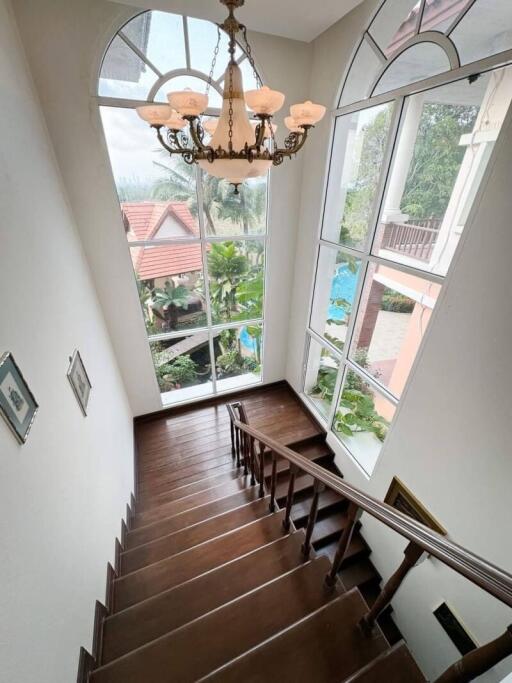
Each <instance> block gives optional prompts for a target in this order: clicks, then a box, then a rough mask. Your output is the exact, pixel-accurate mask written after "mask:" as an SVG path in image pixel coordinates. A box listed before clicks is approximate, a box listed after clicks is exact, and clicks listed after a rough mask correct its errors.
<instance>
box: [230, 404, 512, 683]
mask: <svg viewBox="0 0 512 683" xmlns="http://www.w3.org/2000/svg"><path fill="white" fill-rule="evenodd" d="M227 409H228V412H229V416H230V426H231V444H232V456H233V459H234V460H235V461H236V464H237V466H238V467H243V471H244V474H245V475H250V478H251V479H250V481H251V484H253V485H255V484H256V483H258V484H259V494H260V496H261V497H263V496H264V495H265V453H266V452H268V451H270V454H271V460H272V472H271V476H270V510H271V511H272V512H273V511H274V510H275V509H276V482H277V459H278V458H279V457H281V458H284V459H285V460H287V461H288V462H289V463H290V468H289V485H288V493H287V497H286V511H285V517H284V521H283V525H284V528H285V530H287V531H288V530H289V529H290V526H291V511H292V506H293V498H294V487H295V479H296V476H297V474H298V473H299V472H304V473H306V474H309V475H310V476H311V477H312V478H313V482H314V488H313V500H312V502H311V509H310V512H309V517H308V522H307V526H306V536H305V540H304V544H303V546H302V552H303V554H304V556H305V557H306V558H307V557H308V556H309V554H310V551H311V538H312V535H313V530H314V528H315V523H316V518H317V512H318V501H319V495H320V493H321V492H322V491H323V490H325V488H328V489H331V490H332V491H335V492H336V493H338V494H339V495H341V496H343V497H344V498H346V499H347V500H348V501H349V507H348V514H347V516H348V523H347V525H346V527H345V528H344V529H343V532H342V535H341V538H340V541H339V544H338V549H337V552H336V555H335V557H334V560H333V563H332V568H331V571H330V572H329V574H328V575H327V576H326V577H325V585H326V589H332V587H333V586H334V584H335V582H336V576H337V573H338V570H339V568H340V567H341V564H342V562H343V559H344V557H345V554H346V551H347V549H348V547H349V544H350V540H351V538H352V534H353V532H354V529H355V527H356V524H357V521H358V519H359V517H360V516H361V514H362V513H363V512H367V513H368V514H369V515H371V516H372V517H375V519H378V520H379V521H381V522H382V523H383V524H385V525H386V526H388V527H390V528H391V529H393V530H394V531H396V532H397V533H398V534H400V535H401V536H403V537H404V538H407V539H408V540H409V543H408V545H407V547H406V549H405V551H404V559H403V561H402V563H401V564H400V566H399V567H398V569H397V570H396V571H395V573H394V574H393V575H392V576H391V578H390V579H389V580H388V581H387V583H386V584H385V586H384V587H383V589H382V591H381V593H380V595H379V596H378V598H377V600H376V601H375V603H374V605H373V607H372V608H371V609H370V610H369V611H368V612H367V614H366V615H365V616H364V617H363V619H362V620H361V622H360V627H361V629H362V631H363V632H364V633H365V634H367V635H369V634H371V632H372V630H373V628H374V626H375V622H376V619H377V618H378V616H379V615H380V614H381V613H382V611H383V610H384V609H385V608H386V607H387V606H388V605H389V603H390V601H391V600H392V598H393V596H394V595H395V593H396V592H397V590H398V589H399V588H400V585H401V584H402V582H403V580H404V579H405V577H406V576H407V574H408V573H409V571H410V570H411V569H412V568H413V567H414V566H415V565H416V564H417V563H418V561H419V559H420V558H421V557H422V556H423V555H424V554H425V553H426V554H428V555H432V556H434V557H436V558H437V559H438V560H440V561H441V562H442V563H443V564H446V565H448V566H449V567H451V568H452V569H454V570H455V571H456V572H457V573H458V574H461V575H462V576H464V577H465V578H466V579H468V580H469V581H471V582H472V583H474V584H475V585H477V586H479V587H480V588H482V589H483V590H484V591H486V592H487V593H489V594H490V595H492V596H494V597H495V598H497V599H498V600H500V601H501V602H503V603H505V604H506V605H508V606H509V607H512V575H511V574H509V573H508V572H506V571H505V570H503V569H501V568H500V567H497V566H495V565H493V564H491V563H490V562H488V561H487V560H485V559H483V558H482V557H479V556H478V555H476V554H475V553H473V552H471V551H470V550H467V549H466V548H464V547H462V546H460V545H458V544H457V543H454V542H453V541H450V540H449V539H447V538H445V537H444V536H442V535H441V534H438V533H437V532H435V531H433V530H432V529H430V528H429V527H427V526H425V525H424V524H421V522H417V521H416V520H414V519H412V518H410V517H408V516H407V515H405V514H403V513H402V512H400V511H398V510H396V509H395V508H393V507H391V506H390V505H387V504H386V503H382V502H381V501H379V500H377V499H376V498H373V497H372V496H369V495H368V494H367V493H365V492H364V491H362V490H360V489H358V488H356V487H355V486H352V485H351V484H348V483H347V482H346V481H344V480H343V479H341V478H340V477H339V476H337V475H336V474H333V473H332V472H329V471H328V470H326V469H325V468H323V467H321V466H320V465H316V464H315V463H314V462H311V461H310V460H308V459H307V458H305V457H303V456H302V455H300V454H299V453H296V452H295V451H293V450H291V449H290V448H287V447H286V446H283V445H282V444H280V443H279V442H277V441H275V440H274V439H272V438H270V437H268V436H266V435H265V434H263V432H260V431H259V430H258V429H255V428H254V427H251V426H250V425H249V424H248V420H247V413H246V410H245V408H244V405H243V403H242V402H241V401H236V402H233V403H228V404H227ZM510 654H512V626H509V627H508V629H507V630H506V631H505V633H503V634H502V635H501V636H499V637H498V638H497V639H496V640H493V641H491V642H490V643H487V644H486V645H483V646H481V647H479V648H477V649H476V650H473V651H471V652H470V653H468V654H466V655H465V656H464V657H462V658H461V659H460V660H459V661H457V662H456V663H455V664H454V665H452V666H451V667H450V668H449V669H447V670H446V671H445V672H444V674H442V676H441V677H440V678H438V679H437V680H436V681H435V683H463V682H465V681H471V680H473V678H475V677H476V676H479V675H481V674H482V673H484V672H486V671H488V670H489V669H491V668H492V667H493V666H495V665H496V664H497V663H498V662H500V661H501V660H502V659H504V658H505V657H507V656H509V655H510Z"/></svg>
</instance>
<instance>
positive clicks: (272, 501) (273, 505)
mask: <svg viewBox="0 0 512 683" xmlns="http://www.w3.org/2000/svg"><path fill="white" fill-rule="evenodd" d="M276 486H277V457H276V454H275V453H274V451H272V478H271V483H270V506H269V507H270V512H275V510H276Z"/></svg>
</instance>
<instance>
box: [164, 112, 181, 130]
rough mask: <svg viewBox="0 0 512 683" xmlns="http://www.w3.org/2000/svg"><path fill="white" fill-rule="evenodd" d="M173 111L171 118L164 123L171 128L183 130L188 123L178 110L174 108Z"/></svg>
mask: <svg viewBox="0 0 512 683" xmlns="http://www.w3.org/2000/svg"><path fill="white" fill-rule="evenodd" d="M171 112H172V113H171V116H170V118H168V119H167V121H166V122H165V124H164V125H165V126H167V128H170V129H171V130H181V129H182V128H185V126H186V125H187V122H186V121H185V119H183V118H182V117H181V116H180V115H179V114H178V112H177V111H174V109H172V110H171Z"/></svg>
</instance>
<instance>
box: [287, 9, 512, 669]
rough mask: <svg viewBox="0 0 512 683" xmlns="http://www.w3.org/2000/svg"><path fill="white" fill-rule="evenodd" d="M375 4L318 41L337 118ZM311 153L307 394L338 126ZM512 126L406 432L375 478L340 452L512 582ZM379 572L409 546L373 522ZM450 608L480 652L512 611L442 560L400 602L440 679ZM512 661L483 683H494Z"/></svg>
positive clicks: (300, 250)
mask: <svg viewBox="0 0 512 683" xmlns="http://www.w3.org/2000/svg"><path fill="white" fill-rule="evenodd" d="M376 4H377V3H376V2H374V0H371V1H370V2H365V3H363V4H362V5H361V6H359V7H358V8H357V9H356V10H354V11H353V12H351V13H350V14H349V15H348V16H346V17H345V18H344V19H342V20H341V21H340V22H338V23H337V24H336V25H334V26H333V27H331V29H329V30H328V31H326V32H325V33H324V34H323V35H322V36H320V37H319V38H318V39H317V40H315V41H314V44H313V45H314V62H313V67H312V78H311V88H310V92H311V98H312V99H313V100H316V101H320V102H324V103H326V104H328V105H330V106H331V107H332V106H334V105H335V102H336V100H337V92H338V88H339V84H340V81H341V79H342V77H343V72H344V68H345V67H346V66H347V65H348V60H349V58H350V56H351V53H352V50H353V49H354V47H355V46H356V43H357V41H358V39H359V36H360V35H361V32H362V31H363V30H364V28H365V27H366V25H367V22H368V18H369V16H370V15H371V12H372V10H373V8H374V7H375V6H376ZM316 132H317V133H320V135H319V138H320V139H319V140H318V139H317V144H316V145H310V146H309V147H308V148H307V150H306V152H305V168H307V173H305V174H304V182H303V186H302V203H301V210H300V213H301V223H300V226H299V236H300V237H299V243H298V246H297V259H296V265H295V281H294V286H293V290H294V299H293V303H292V307H291V308H292V320H291V325H290V337H291V338H292V339H295V340H296V343H295V344H294V345H293V346H292V347H291V348H290V354H289V361H288V370H287V378H288V380H289V381H290V383H291V384H292V385H293V386H294V388H295V389H297V390H298V391H300V389H301V386H300V378H301V375H302V360H303V358H302V355H303V343H304V342H303V340H304V330H305V327H306V324H307V316H308V306H309V293H310V287H311V282H312V277H313V271H314V265H315V264H314V255H315V252H316V248H315V245H316V238H317V235H318V227H319V221H320V217H321V210H322V201H323V185H324V181H325V171H326V166H327V159H328V155H329V141H330V124H329V121H328V120H326V121H325V122H323V123H322V124H321V125H320V126H319V128H318V130H317V131H316ZM511 166H512V119H511V116H510V115H509V117H508V119H507V121H506V122H505V124H504V126H503V131H502V133H501V136H500V139H499V141H498V144H497V154H495V156H494V157H493V158H492V159H491V163H490V167H489V169H488V173H487V174H486V178H487V180H486V182H485V186H484V187H483V188H482V191H481V192H480V193H479V195H478V196H477V201H476V206H475V208H474V210H473V212H472V214H471V215H470V217H469V219H468V222H467V225H466V229H465V233H464V235H463V237H462V240H461V245H460V249H459V251H458V254H457V255H456V257H455V260H454V262H453V263H452V268H451V272H450V274H449V276H448V278H447V282H446V285H445V290H444V293H443V295H442V296H441V299H440V301H439V302H438V305H437V308H436V310H435V312H434V315H433V318H432V320H431V322H430V325H429V329H428V331H427V334H426V338H425V340H424V344H423V346H422V349H421V350H420V353H419V358H418V359H417V362H416V364H415V367H413V370H412V373H411V376H410V381H409V384H408V387H407V389H406V391H405V392H404V395H403V398H402V401H401V405H400V407H399V409H398V412H397V416H396V419H395V423H394V425H393V427H392V429H391V432H390V434H389V437H388V439H387V441H386V443H385V445H384V447H383V449H382V452H381V456H380V459H379V462H378V464H377V466H376V468H375V471H374V473H373V476H372V477H371V478H370V479H368V478H367V477H366V476H365V475H364V474H363V473H362V472H361V470H360V468H359V467H358V466H357V465H356V464H355V462H354V461H353V460H352V459H351V458H350V457H349V456H348V455H347V453H346V452H345V451H344V450H343V448H342V447H341V446H340V445H339V443H338V442H337V440H336V439H334V437H330V439H329V441H330V443H331V445H332V447H333V449H334V451H335V453H336V460H337V463H338V466H339V467H340V469H341V471H342V472H343V473H344V475H345V477H346V479H347V481H349V482H351V483H353V484H355V485H357V486H359V487H361V488H363V489H364V490H366V491H368V492H369V493H371V494H372V495H374V496H376V497H378V498H380V499H381V500H382V499H383V498H384V496H385V494H386V491H387V489H388V487H389V484H390V482H391V480H392V477H393V476H395V475H396V476H398V477H400V479H402V481H404V483H405V484H406V485H407V486H408V487H409V488H410V489H411V490H412V491H413V492H414V493H415V494H416V495H417V496H418V497H419V499H420V500H421V501H422V502H423V503H424V504H425V505H426V506H427V508H428V509H429V510H430V511H431V512H432V513H433V514H434V516H436V517H437V518H438V519H439V521H440V522H441V524H443V525H444V526H445V527H446V529H447V530H448V533H449V536H450V538H452V539H454V540H456V541H457V542H459V543H462V544H463V545H465V546H466V547H468V548H470V549H472V550H473V551H474V552H476V553H478V554H480V555H482V556H483V557H485V558H487V559H489V560H491V561H492V562H495V563H496V564H498V565H500V566H502V567H503V568H505V569H508V570H509V571H511V570H512V550H511V548H510V543H509V542H508V538H509V535H510V533H509V528H508V527H509V522H508V520H509V508H510V492H509V488H510V481H511V479H512V460H511V458H510V443H511V439H512V419H511V418H512V400H511V392H510V387H511V386H512V364H511V363H510V338H511V334H512V322H511V321H512V305H511V303H510V276H509V273H510V263H509V261H510V253H512V232H511V230H510V220H509V217H510V215H511V212H512V196H511V193H510V168H511ZM363 532H364V535H365V536H366V538H367V539H368V541H369V542H370V545H371V547H372V548H373V555H372V559H373V561H374V562H375V564H376V565H377V567H378V569H379V570H380V572H381V573H382V575H383V577H384V578H385V579H387V578H389V576H390V575H391V573H392V572H393V571H394V570H395V569H396V568H397V567H398V564H399V563H400V561H401V559H402V557H403V555H402V551H403V549H404V547H405V541H404V540H402V539H400V538H398V537H397V536H396V534H394V533H393V532H391V531H389V530H387V529H386V528H385V527H383V525H382V524H380V523H378V522H374V521H373V520H371V519H369V518H368V517H367V516H366V515H365V516H364V517H363ZM445 600H446V601H447V602H448V603H449V604H450V605H451V606H452V607H453V608H454V610H455V611H456V612H457V613H458V614H459V615H460V617H461V619H462V621H463V622H464V623H465V625H466V627H467V628H468V629H469V631H470V632H471V633H472V635H473V636H474V637H475V638H476V640H477V641H478V642H480V643H485V642H486V641H488V640H490V639H493V638H495V637H496V636H498V635H500V634H501V633H502V632H503V630H504V629H505V627H506V625H507V624H508V623H509V622H510V609H508V608H505V607H504V606H502V605H501V604H500V603H498V601H496V600H494V599H493V598H491V597H488V596H487V595H486V594H485V593H484V592H483V591H481V590H479V589H478V588H476V587H473V586H472V585H471V584H469V583H468V582H467V581H466V580H464V579H462V578H461V577H459V576H458V575H456V574H455V573H454V572H452V571H451V570H449V569H447V568H445V567H444V566H442V565H441V564H440V563H439V562H438V561H435V560H432V559H428V560H427V561H426V562H424V563H423V564H422V565H421V566H420V567H418V568H416V569H415V570H414V571H413V572H411V574H410V575H409V577H408V578H407V579H406V581H405V583H404V585H403V587H402V588H401V590H400V592H399V594H398V595H397V597H396V599H395V600H394V603H393V605H394V608H395V617H396V620H397V623H398V625H399V627H400V628H401V630H402V632H403V634H404V636H405V637H406V639H407V641H408V643H409V645H410V647H411V648H412V650H413V652H414V654H415V656H416V657H417V659H418V662H419V663H420V664H421V666H422V667H423V669H424V671H425V673H426V674H427V675H428V676H429V678H430V679H431V680H432V679H434V678H435V677H436V675H438V674H439V673H440V672H441V671H442V670H443V669H444V668H446V667H447V666H448V665H449V664H451V663H453V662H454V661H455V660H456V659H457V658H458V653H457V651H456V650H455V648H454V647H453V645H452V644H451V642H450V641H449V640H448V638H447V636H446V635H445V634H444V632H443V631H442V630H441V628H440V626H439V625H438V624H437V622H436V621H435V619H434V617H433V615H432V610H433V609H435V608H436V607H437V606H438V605H439V604H440V603H441V602H442V601H445ZM511 668H512V661H511V660H510V658H509V659H508V660H505V662H504V663H503V664H501V665H500V666H499V667H497V668H496V669H495V670H493V671H491V672H489V673H488V674H487V675H486V676H483V677H481V678H480V679H479V680H482V681H487V682H491V681H492V682H496V681H500V680H502V678H503V677H504V676H505V675H506V674H507V673H509V672H510V670H511Z"/></svg>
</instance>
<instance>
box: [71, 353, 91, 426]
mask: <svg viewBox="0 0 512 683" xmlns="http://www.w3.org/2000/svg"><path fill="white" fill-rule="evenodd" d="M69 363H70V365H69V370H68V379H69V382H70V384H71V386H72V387H73V391H74V393H75V396H76V399H77V401H78V403H79V405H80V408H81V409H82V413H83V414H84V415H87V406H88V404H89V396H90V393H91V389H92V385H91V383H90V381H89V377H88V375H87V371H86V369H85V366H84V363H83V361H82V356H81V355H80V351H78V349H76V350H75V352H74V353H73V355H72V356H70V358H69Z"/></svg>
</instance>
